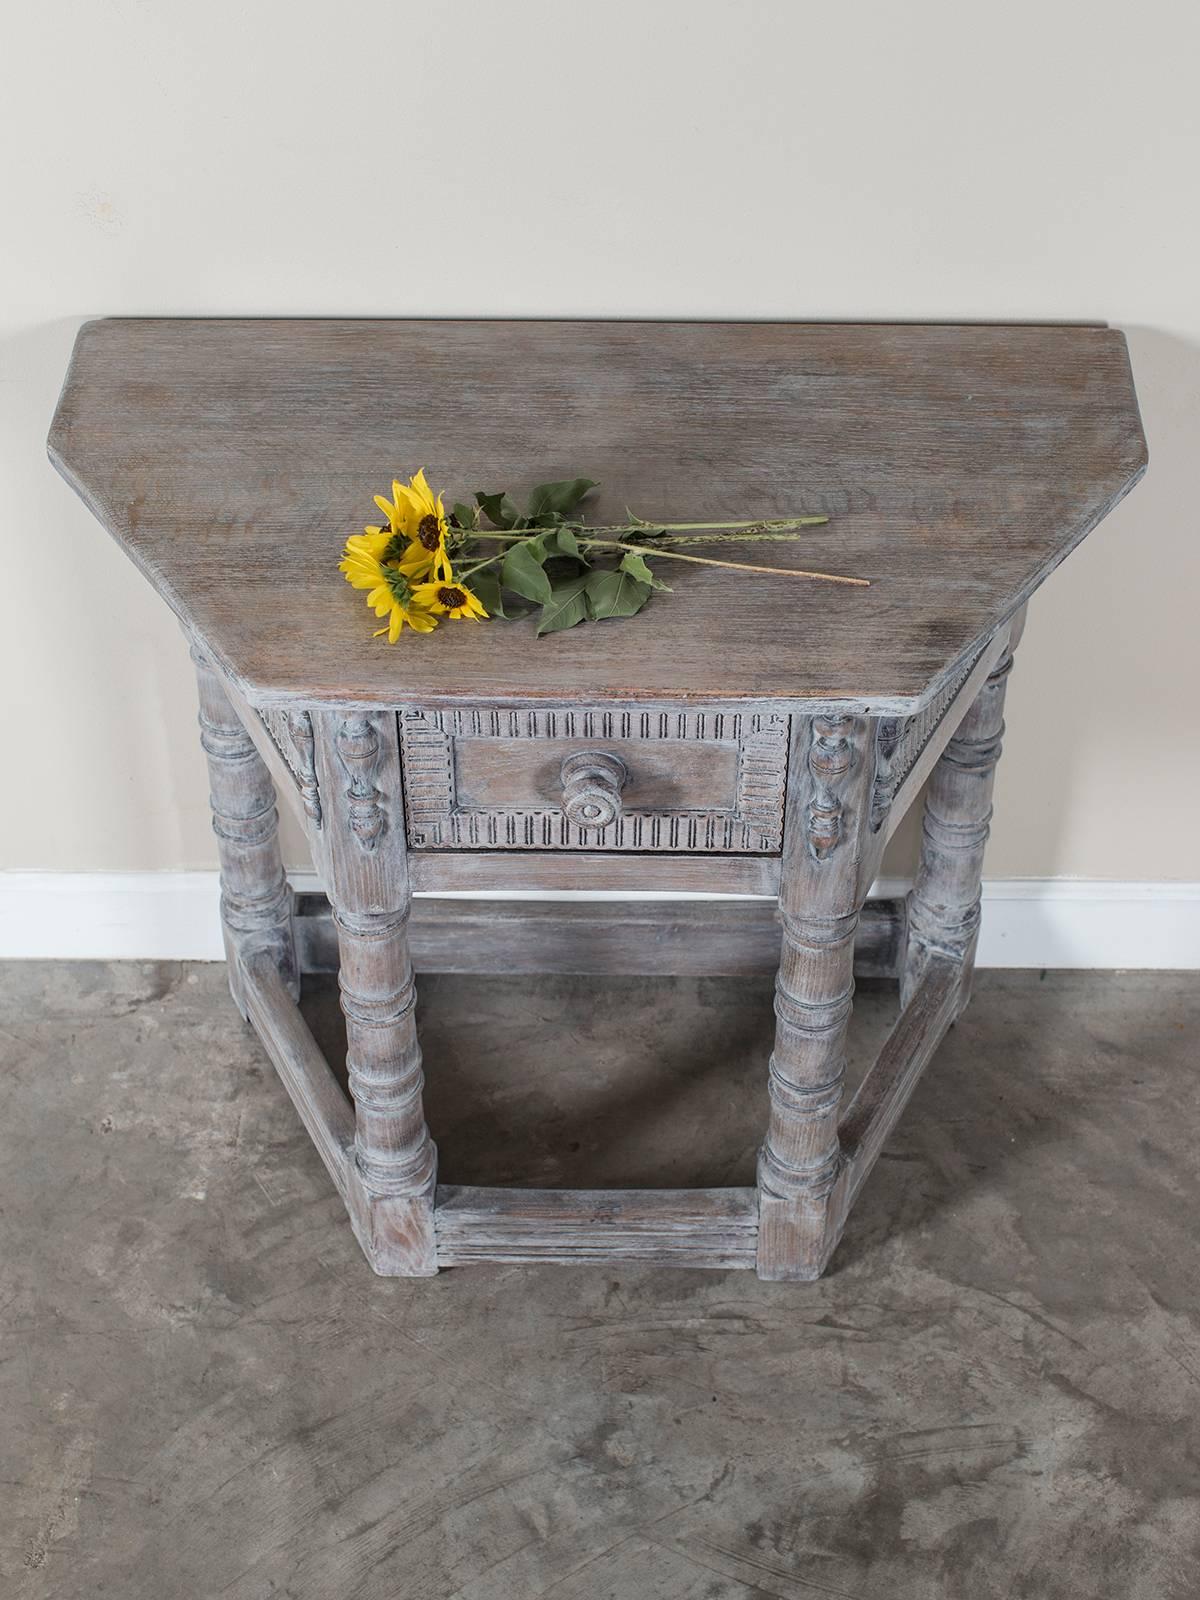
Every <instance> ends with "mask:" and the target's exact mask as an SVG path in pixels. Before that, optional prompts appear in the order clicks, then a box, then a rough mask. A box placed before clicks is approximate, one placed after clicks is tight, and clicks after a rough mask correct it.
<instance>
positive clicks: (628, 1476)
mask: <svg viewBox="0 0 1200 1600" xmlns="http://www.w3.org/2000/svg"><path fill="white" fill-rule="evenodd" d="M223 985H224V970H223V969H222V968H220V967H210V966H191V967H188V966H159V965H134V964H128V965H120V966H102V965H19V966H18V965H12V966H9V967H7V968H2V969H0V1054H2V1055H3V1064H4V1070H3V1072H2V1073H0V1338H2V1344H0V1500H2V1507H3V1509H2V1510H0V1593H2V1594H3V1595H4V1596H6V1597H13V1600H26V1597H33V1596H38V1597H41V1596H54V1597H56V1600H75V1597H79V1600H83V1597H85V1596H86V1597H88V1600H95V1597H98V1596H106V1597H107V1596H111V1597H119V1600H170V1597H174V1596H183V1597H187V1600H203V1597H209V1596H213V1597H215V1596H221V1597H224V1600H261V1597H267V1596H271V1597H276V1600H278V1597H289V1600H291V1597H294V1600H327V1597H328V1600H334V1597H336V1600H393V1597H399V1596H403V1597H404V1600H451V1597H455V1600H536V1597H539V1596H540V1597H547V1596H553V1597H554V1600H617V1597H620V1600H626V1597H631V1600H632V1597H637V1600H648V1597H662V1600H750V1597H760V1596H770V1597H777V1600H812V1597H814V1596H817V1597H819V1596H830V1595H833V1596H855V1597H862V1600H866V1597H870V1600H876V1597H877V1600H909V1597H924V1596H930V1597H933V1596H938V1597H940V1596H949V1597H958V1596H966V1597H969V1600H985V1597H990V1596H997V1597H999V1596H1004V1597H1005V1600H1011V1597H1031V1600H1046V1597H1057V1596H1072V1597H1086V1600H1105V1597H1110V1596H1111V1597H1112V1600H1163V1597H1172V1596H1186V1597H1188V1600H1193V1597H1195V1596H1197V1595H1198V1594H1200V1421H1198V1413H1200V1246H1198V1243H1197V1216H1198V1207H1197V1201H1198V1198H1200V1194H1198V1191H1200V1181H1198V1173H1197V1150H1198V1149H1200V1100H1198V1096H1197V1092H1196V1055H1197V1049H1196V1041H1197V1035H1198V1025H1200V985H1198V984H1197V982H1196V980H1195V978H1194V977H1189V976H1185V975H1148V974H1140V975H1111V974H1106V975H1085V974H1049V975H1045V976H1043V977H1039V975H1038V974H1036V973H1020V974H1017V973H985V974H983V975H981V977H980V978H979V980H978V982H977V988H976V997H975V1000H974V1003H973V1005H972V1007H971V1010H970V1011H969V1012H968V1013H967V1015H966V1016H965V1017H964V1018H963V1020H962V1022H961V1023H960V1024H959V1026H958V1027H957V1028H956V1029H955V1030H954V1032H953V1033H952V1034H951V1036H950V1037H949V1038H948V1039H947V1041H946V1042H945V1044H944V1045H943V1047H942V1049H941V1051H940V1053H939V1055H938V1056H937V1057H936V1059H935V1061H934V1063H933V1065H932V1066H931V1068H930V1069H929V1072H928V1074H927V1075H926V1078H925V1080H924V1082H923V1083H922V1085H921V1087H920V1088H919V1090H918V1092H917V1094H916V1095H915V1097H914V1099H913V1101H912V1103H911V1105H910V1107H909V1109H908V1112H907V1113H906V1116H905V1119H904V1120H903V1122H902V1123H901V1125H900V1127H899V1129H898V1130H897V1132H896V1133H895V1134H894V1135H893V1137H892V1140H891V1143H890V1145H889V1147H888V1149H887V1150H886V1152H885V1155H884V1157H883V1159H882V1160H881V1162H880V1164H879V1166H878V1167H877V1169H876V1171H875V1173H874V1174H873V1176H872V1178H871V1181H870V1182H869V1183H868V1185H867V1188H866V1190H865V1191H864V1194H863V1197H862V1198H861V1200H860V1201H859V1204H858V1207H857V1209H856V1210H855V1212H854V1214H853V1215H852V1217H851V1221H850V1225H849V1229H848V1232H847V1236H846V1240H845V1242H844V1244H843V1246H842V1248H841V1250H840V1251H839V1253H838V1255H837V1257H836V1259H835V1262H834V1266H833V1270H832V1272H831V1274H830V1275H829V1276H828V1277H827V1278H826V1279H825V1280H823V1281H822V1282H821V1283H819V1284H815V1285H777V1284H765V1283H759V1282H758V1281H757V1280H756V1279H755V1278H754V1277H753V1275H752V1274H749V1273H733V1272H730V1273H700V1272H680V1271H675V1272H669V1271H661V1270H649V1269H639V1270H631V1269H619V1270H593V1269H586V1270H585V1269H574V1268H572V1269H566V1268H554V1267H545V1268H513V1267H507V1268H501V1267H497V1268H490V1267H475V1268H462V1269H459V1270H457V1271H452V1272H446V1273H443V1274H442V1275H441V1276H439V1277H438V1278H436V1279H432V1280H426V1281H420V1282H403V1281H394V1280H393V1281H384V1280H380V1279H376V1278H374V1277H373V1276H372V1275H371V1274H370V1273H369V1271H368V1269H367V1268H366V1266H365V1265H364V1263H363V1261H362V1259H361V1258H360V1257H359V1255H358V1253H357V1249H356V1247H355V1245H354V1242H353V1240H352V1238H351V1236H350V1231H349V1228H348V1227H347V1225H346V1223H345V1220H344V1218H343V1216H342V1214H341V1210H340V1207H339V1203H338V1201H337V1199H336V1197H335V1196H334V1195H333V1193H332V1191H331V1189H330V1185H329V1182H328V1180H327V1178H326V1176H325V1173H324V1172H323V1170H322V1168H321V1166H320V1163H319V1162H318V1160H317V1158H316V1156H315V1155H314V1153H313V1152H312V1150H311V1148H309V1146H308V1145H307V1143H306V1140H305V1137H304V1135H303V1133H302V1131H301V1129H300V1126H299V1123H298V1122H297V1120H296V1118H295V1116H294V1114H293V1112H292V1110H291V1108H290V1106H289V1104H288V1101H287V1099H286V1097H285V1095H284V1093H283V1090H282V1089H281V1087H280V1086H279V1084H278V1083H277V1082H276V1081H275V1079H274V1078H273V1075H272V1073H271V1070H270V1068H269V1066H268V1064H267V1062H266V1059H265V1057H264V1055H263V1053H262V1051H261V1050H260V1048H259V1047H258V1045H257V1043H256V1041H255V1040H254V1039H253V1037H252V1036H251V1035H250V1033H249V1032H248V1030H246V1029H245V1028H244V1027H243V1025H242V1023H241V1021H240V1019H239V1018H238V1017H237V1015H236V1014H235V1012H234V1011H233V1009H232V1007H231V1005H230V1004H229V1003H228V1000H227V997H226V995H225V993H224V988H223ZM422 1003H423V1020H422V1028H423V1034H424V1039H425V1045H426V1055H427V1063H428V1069H429V1079H430V1095H429V1105H430V1120H431V1122H432V1124H433V1126H434V1131H435V1134H436V1136H437V1137H438V1140H439V1144H440V1147H441V1159H442V1172H443V1175H444V1176H445V1177H446V1178H447V1179H448V1180H450V1181H453V1180H462V1181H468V1182H470V1181H474V1182H480V1181H488V1180H490V1181H494V1182H507V1181H514V1180H515V1181H520V1180H525V1181H532V1182H536V1183H554V1182H556V1181H558V1182H561V1181H567V1182H573V1183H578V1184H584V1183H588V1182H592V1183H596V1184H606V1183H622V1182H624V1183H629V1184H638V1183H668V1184H677V1183H689V1182H695V1183H705V1184H707V1183H725V1182H730V1183H744V1182H747V1181H749V1179H750V1175H751V1172H752V1167H753V1150H754V1145H755V1142H756V1139H757V1137H758V1131H759V1128H760V1126H761V1122H762V1115H763V1084H762V1078H763V1062H764V1060H765V1057H766V1053H767V1050H768V1048H769V1037H770V1025H771V1017H770V991H769V986H768V985H767V984H760V983H753V984H751V983H745V982H742V983H737V982H727V981H716V980H713V981H700V982H697V981H692V980H683V979H679V980H666V981H661V982H649V981H641V980H614V981H611V982H607V983H604V984H602V985H594V986H591V987H590V989H589V990H588V991H587V992H585V991H584V989H583V988H581V987H579V986H577V985H576V984H575V983H573V982H571V981H567V980H552V979H547V980H541V981H535V982H530V981H528V980H520V981H519V982H504V981H502V980H498V979H497V980H485V981H468V980H463V979H453V980H452V979H449V978H443V979H431V980H428V981H426V982H425V983H424V984H423V986H422ZM892 1004H893V1001H892V998H891V995H890V993H888V992H886V991H884V990H882V989H880V990H876V991H874V992H867V993H864V994H863V996H862V1003H861V1006H860V1013H861V1017H860V1020H861V1023H862V1030H861V1031H862V1037H861V1040H860V1042H859V1044H858V1045H857V1046H856V1051H857V1055H858V1058H859V1061H860V1063H861V1060H862V1059H863V1058H864V1057H865V1055H866V1054H867V1053H868V1052H869V1050H870V1048H871V1044H872V1042H873V1041H874V1040H875V1039H877V1038H878V1036H879V1034H880V1032H881V1030H882V1029H883V1028H884V1027H885V1026H886V1024H887V1021H888V1015H889V1009H890V1007H891V1005H892ZM306 1005H307V1009H308V1010H309V1012H310V1015H311V1018H312V1020H313V1023H314V1026H315V1027H316V1028H317V1030H318V1031H319V1032H320V1033H321V1034H323V1035H325V1036H327V1037H329V1038H331V1039H332V1040H334V1041H336V1037H337V1017H336V1009H335V1007H334V1005H333V1003H332V995H331V991H330V988H329V985H328V983H327V982H324V983H320V984H316V985H314V986H313V988H312V989H311V990H310V993H309V996H308V999H307V1002H306Z"/></svg>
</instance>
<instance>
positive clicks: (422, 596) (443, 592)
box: [412, 581, 487, 622]
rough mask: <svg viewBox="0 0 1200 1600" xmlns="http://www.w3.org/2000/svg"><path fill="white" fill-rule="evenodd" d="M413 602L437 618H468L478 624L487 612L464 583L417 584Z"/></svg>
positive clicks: (476, 596) (477, 597)
mask: <svg viewBox="0 0 1200 1600" xmlns="http://www.w3.org/2000/svg"><path fill="white" fill-rule="evenodd" d="M412 594H413V600H414V601H415V602H416V604H417V605H419V606H423V607H424V608H425V609H426V610H427V611H431V612H433V614H434V615H435V616H439V617H469V618H470V620H471V621H472V622H478V620H479V618H480V617H486V616H487V612H486V611H485V610H484V609H483V606H482V605H481V604H480V601H479V596H478V595H476V594H472V592H471V590H470V589H468V588H467V586H466V584H465V583H455V582H453V581H449V582H446V583H440V582H439V583H419V584H417V586H416V588H415V589H414V590H413V592H412Z"/></svg>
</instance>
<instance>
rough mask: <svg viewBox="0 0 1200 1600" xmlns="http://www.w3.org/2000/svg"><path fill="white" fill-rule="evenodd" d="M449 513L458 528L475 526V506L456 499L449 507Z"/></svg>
mask: <svg viewBox="0 0 1200 1600" xmlns="http://www.w3.org/2000/svg"><path fill="white" fill-rule="evenodd" d="M450 515H451V516H452V517H453V518H454V520H455V522H457V523H458V525H459V527H460V528H473V527H474V526H475V507H474V506H468V505H464V504H463V502H462V501H461V500H456V501H455V502H454V504H453V505H452V506H451V507H450Z"/></svg>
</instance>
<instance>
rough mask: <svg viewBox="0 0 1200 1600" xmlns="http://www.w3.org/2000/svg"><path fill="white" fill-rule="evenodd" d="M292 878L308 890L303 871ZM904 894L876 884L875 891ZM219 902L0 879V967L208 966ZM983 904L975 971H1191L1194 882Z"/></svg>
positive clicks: (987, 893) (114, 882)
mask: <svg viewBox="0 0 1200 1600" xmlns="http://www.w3.org/2000/svg"><path fill="white" fill-rule="evenodd" d="M292 882H293V883H294V884H295V886H296V888H297V889H301V890H303V889H315V888H317V887H319V886H318V884H317V880H316V879H315V878H314V877H313V876H312V874H310V873H293V874H292ZM906 887H907V885H905V884H903V883H898V882H894V881H886V882H883V883H880V884H879V885H877V888H876V892H877V893H879V894H902V893H903V892H904V890H905V889H906ZM521 893H522V892H521V891H512V892H510V894H509V895H507V896H505V898H515V897H518V896H520V895H521ZM218 895H219V889H218V885H217V875H216V873H215V872H3V873H0V959H6V960H11V959H18V958H30V959H32V958H40V959H44V960H59V961H64V960H66V961H74V960H104V961H130V960H133V961H219V960H221V959H222V956H223V952H222V948H221V935H220V928H219V924H218V919H217V902H218ZM529 897H530V898H536V899H568V898H592V899H597V898H600V899H606V900H619V899H646V898H654V899H669V898H671V896H664V895H652V896H646V895H641V896H636V895H626V894H615V893H614V894H605V895H601V896H597V895H592V896H584V897H580V896H573V895H571V894H569V893H568V892H566V891H563V892H561V893H559V894H546V893H542V892H539V891H532V892H531V894H530V896H529ZM676 898H679V897H676ZM687 898H709V897H707V896H699V897H696V896H688V897H687ZM983 901H984V909H983V933H982V936H981V938H980V943H979V964H980V966H983V967H1118V968H1126V969H1128V968H1136V967H1141V968H1149V969H1165V968H1175V969H1189V970H1190V969H1194V968H1200V883H1108V882H1103V881H1100V880H1097V879H1076V878H1011V879H995V880H992V881H989V882H986V883H985V884H984V886H983Z"/></svg>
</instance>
